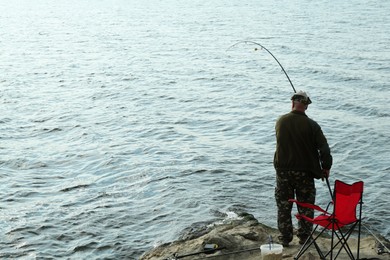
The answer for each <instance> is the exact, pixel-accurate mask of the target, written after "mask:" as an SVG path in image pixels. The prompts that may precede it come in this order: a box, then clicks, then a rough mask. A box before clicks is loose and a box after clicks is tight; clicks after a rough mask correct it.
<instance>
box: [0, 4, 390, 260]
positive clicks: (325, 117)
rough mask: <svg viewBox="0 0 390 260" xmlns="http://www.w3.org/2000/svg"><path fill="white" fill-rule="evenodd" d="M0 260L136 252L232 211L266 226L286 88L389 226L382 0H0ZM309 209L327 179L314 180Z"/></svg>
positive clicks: (339, 172) (369, 217) (369, 218)
mask: <svg viewBox="0 0 390 260" xmlns="http://www.w3.org/2000/svg"><path fill="white" fill-rule="evenodd" d="M0 3H1V4H0V13H1V15H0V59H1V63H0V71H1V74H0V88H1V92H0V132H1V136H0V167H1V171H0V180H1V182H0V183H1V184H0V202H1V203H0V256H1V257H2V258H8V259H9V258H22V259H35V258H37V259H41V258H49V259H50V258H56V259H57V258H70V259H82V258H92V259H100V258H111V259H120V258H127V259H136V258H138V257H139V256H141V255H142V253H143V252H145V251H146V250H148V249H150V248H152V247H153V246H155V245H158V244H160V243H164V242H168V241H171V240H174V239H177V238H178V237H179V236H180V234H181V232H182V230H184V229H185V228H187V227H189V226H191V225H194V224H196V223H200V222H204V221H206V222H207V221H220V220H222V219H224V218H226V217H231V216H234V213H237V212H241V211H245V212H249V213H251V214H253V215H255V217H256V218H258V219H259V220H260V221H261V222H263V223H265V224H267V225H270V226H272V227H275V226H276V220H275V219H276V213H275V212H276V209H275V202H274V197H273V191H274V169H273V166H272V159H273V152H274V146H275V138H274V130H273V129H274V123H275V120H276V119H277V118H278V116H279V115H281V114H283V113H286V112H288V111H289V110H290V102H289V97H290V95H291V93H292V88H291V86H290V85H289V83H288V81H287V78H286V77H285V76H284V75H283V72H282V71H281V70H280V68H279V67H278V65H277V63H276V62H275V61H274V60H272V58H271V57H270V56H269V55H268V54H267V53H266V52H265V51H262V50H258V51H255V50H254V47H255V46H253V45H245V44H241V45H237V46H235V47H234V48H231V49H229V50H228V51H227V49H228V47H229V46H231V45H232V44H234V43H236V42H237V41H239V40H254V41H257V42H260V43H261V44H263V45H265V46H266V47H267V48H268V49H270V50H271V51H272V52H273V53H274V54H275V55H276V56H277V58H278V59H279V60H280V62H281V63H282V64H283V66H284V67H285V69H286V70H287V72H288V74H289V76H290V78H291V79H292V81H293V83H294V85H295V87H296V88H297V89H304V90H306V91H308V92H309V94H310V95H311V99H312V100H313V104H312V105H311V107H310V108H309V110H308V115H309V116H310V117H312V118H313V119H315V120H316V121H317V122H318V123H319V124H320V125H321V126H322V128H323V131H324V132H325V134H326V136H327V138H328V141H329V143H330V146H331V148H332V152H333V156H334V167H333V169H332V176H331V179H330V180H331V182H332V183H333V181H334V179H336V178H337V179H341V180H344V181H346V182H353V181H357V180H363V181H364V182H365V194H364V198H365V204H364V217H365V223H366V224H367V225H369V226H370V227H371V229H372V230H373V231H375V232H379V233H380V234H381V235H383V236H385V237H387V238H389V235H390V226H389V224H388V223H389V222H390V215H389V210H390V206H389V203H388V197H389V195H390V191H389V188H390V181H389V179H388V175H389V173H390V165H389V158H390V147H389V143H390V134H389V129H390V120H389V118H390V112H389V111H390V106H389V101H388V100H389V98H390V86H389V83H388V75H389V73H390V66H389V64H390V47H389V46H390V44H389V43H390V18H389V15H388V14H389V11H390V2H389V1H379V0H372V1H361V0H355V1H345V2H339V1H338V2H336V1H315V2H313V1H307V0H302V1H298V0H295V1H277V2H276V3H275V1H260V2H259V1H246V2H242V3H241V2H237V1H212V2H210V1H174V0H167V1H155V0H152V1H147V2H142V1H124V0H117V1H107V0H100V1H90V0H85V1H49V0H47V1H45V0H38V1H27V0H24V1H23V0H18V1H0ZM317 193H318V197H317V198H318V199H317V202H318V203H319V204H325V203H326V202H327V201H328V199H329V195H328V193H327V187H326V185H325V184H324V183H322V182H321V181H318V182H317Z"/></svg>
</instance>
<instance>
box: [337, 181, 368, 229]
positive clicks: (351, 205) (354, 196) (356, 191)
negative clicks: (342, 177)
mask: <svg viewBox="0 0 390 260" xmlns="http://www.w3.org/2000/svg"><path fill="white" fill-rule="evenodd" d="M362 196H363V182H362V181H358V182H355V183H353V184H347V183H345V182H342V181H339V180H336V181H335V185H334V214H335V217H336V218H337V219H338V221H339V222H340V223H341V224H342V225H348V224H350V223H353V222H355V221H357V218H356V208H357V206H358V204H359V202H360V201H361V200H362Z"/></svg>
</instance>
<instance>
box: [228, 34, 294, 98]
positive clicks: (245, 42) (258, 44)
mask: <svg viewBox="0 0 390 260" xmlns="http://www.w3.org/2000/svg"><path fill="white" fill-rule="evenodd" d="M242 43H244V44H248V43H250V44H254V45H257V46H260V47H261V49H264V50H265V51H266V52H268V53H269V54H270V55H271V56H272V58H274V60H275V61H276V62H277V63H278V64H279V66H280V68H281V69H282V71H283V72H284V75H286V77H287V79H288V82H290V85H291V87H292V89H293V90H294V93H297V91H296V90H295V88H294V85H293V83H292V82H291V79H290V77H289V76H288V74H287V72H286V70H285V69H284V68H283V66H282V64H281V63H280V62H279V60H278V59H277V58H276V57H275V55H273V54H272V52H270V51H269V50H268V49H267V48H266V47H264V46H263V45H261V44H260V43H258V42H254V41H239V42H236V43H235V44H233V45H231V46H230V47H229V48H227V49H226V51H228V50H230V49H231V48H233V47H235V46H237V45H239V44H242ZM255 51H257V48H255Z"/></svg>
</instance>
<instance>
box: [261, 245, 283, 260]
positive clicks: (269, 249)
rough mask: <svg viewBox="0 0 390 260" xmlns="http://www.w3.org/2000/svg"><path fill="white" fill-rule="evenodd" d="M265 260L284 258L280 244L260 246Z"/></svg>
mask: <svg viewBox="0 0 390 260" xmlns="http://www.w3.org/2000/svg"><path fill="white" fill-rule="evenodd" d="M260 250H261V257H262V259H263V260H281V259H282V256H283V246H282V245H279V244H266V245H261V246H260Z"/></svg>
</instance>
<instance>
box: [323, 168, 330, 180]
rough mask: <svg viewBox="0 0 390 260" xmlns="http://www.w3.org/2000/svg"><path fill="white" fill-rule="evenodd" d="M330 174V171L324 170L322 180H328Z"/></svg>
mask: <svg viewBox="0 0 390 260" xmlns="http://www.w3.org/2000/svg"><path fill="white" fill-rule="evenodd" d="M329 174H330V170H327V169H322V177H321V180H322V181H324V178H326V179H328V178H329Z"/></svg>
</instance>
